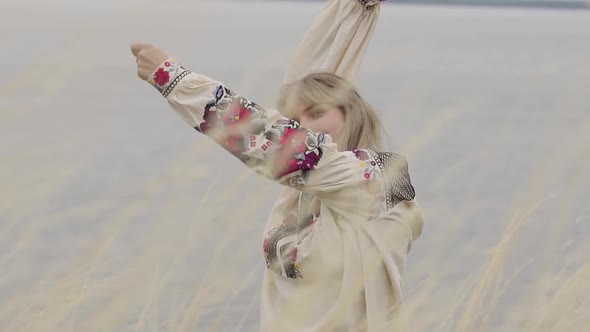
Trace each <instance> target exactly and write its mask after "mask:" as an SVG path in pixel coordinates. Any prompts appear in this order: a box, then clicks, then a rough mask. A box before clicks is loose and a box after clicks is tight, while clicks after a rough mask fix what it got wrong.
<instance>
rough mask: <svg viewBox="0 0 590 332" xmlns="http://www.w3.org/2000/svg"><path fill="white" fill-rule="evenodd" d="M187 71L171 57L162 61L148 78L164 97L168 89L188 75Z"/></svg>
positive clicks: (170, 89)
mask: <svg viewBox="0 0 590 332" xmlns="http://www.w3.org/2000/svg"><path fill="white" fill-rule="evenodd" d="M188 73H189V71H188V70H186V69H185V68H183V67H182V66H180V65H179V64H177V63H176V59H174V58H171V59H168V60H166V61H164V63H162V64H161V65H160V66H158V68H157V69H156V70H155V71H154V73H153V74H152V75H151V76H150V78H149V79H148V82H149V83H150V84H151V85H153V86H154V87H155V88H156V89H158V91H160V93H161V94H163V95H164V97H167V96H168V94H169V93H170V91H172V89H173V88H174V87H175V86H176V84H178V82H180V80H181V79H183V78H184V77H185V76H186V75H188Z"/></svg>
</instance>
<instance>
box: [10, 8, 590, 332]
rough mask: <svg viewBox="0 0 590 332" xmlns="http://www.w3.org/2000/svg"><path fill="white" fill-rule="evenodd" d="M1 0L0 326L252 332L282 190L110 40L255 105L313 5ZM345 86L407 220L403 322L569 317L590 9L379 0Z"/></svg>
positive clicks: (588, 166) (582, 306)
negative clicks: (134, 45) (400, 158)
mask: <svg viewBox="0 0 590 332" xmlns="http://www.w3.org/2000/svg"><path fill="white" fill-rule="evenodd" d="M0 1H2V2H0V3H1V8H0V9H1V10H0V16H1V19H0V45H2V56H1V57H0V71H1V73H2V74H1V75H0V158H1V159H0V330H1V331H255V330H256V328H257V326H258V319H259V317H258V316H259V308H258V307H259V296H260V284H261V277H262V273H263V271H264V262H263V257H262V241H261V238H262V227H263V225H264V223H265V221H266V216H267V214H268V212H269V210H270V208H271V205H272V203H273V199H274V197H275V196H276V194H277V193H278V191H279V190H280V188H279V186H278V185H275V184H273V183H271V182H270V181H268V180H266V179H263V178H261V177H258V176H257V175H254V174H251V173H249V172H248V171H247V170H246V169H245V168H244V167H243V166H242V165H241V164H240V163H239V162H238V161H237V160H234V159H233V157H232V156H230V155H229V154H228V153H226V152H225V151H223V150H222V149H220V148H218V147H217V146H215V145H214V144H212V143H211V142H209V141H208V140H207V139H206V138H204V137H201V136H199V135H198V133H197V132H196V131H195V130H193V129H191V128H190V127H188V126H187V125H186V124H185V123H184V122H182V120H180V118H178V117H177V116H176V115H175V114H174V113H173V112H172V111H170V109H169V107H168V106H167V104H166V103H165V100H164V99H163V98H162V97H161V96H160V95H158V93H157V91H156V90H155V89H153V88H151V87H150V86H149V85H148V84H147V83H144V82H141V81H140V80H139V79H138V77H137V76H136V72H135V61H134V58H133V57H132V55H131V53H130V51H129V44H130V43H131V42H133V41H147V42H153V43H155V44H157V45H159V46H161V47H162V48H164V49H165V50H167V51H168V52H169V53H170V54H173V55H176V56H177V57H178V58H179V60H180V61H181V62H182V63H183V64H184V65H185V66H186V67H188V68H190V69H191V70H193V71H197V72H201V73H204V74H207V75H209V76H212V77H214V78H216V79H219V80H222V81H224V82H225V83H226V84H227V85H228V86H229V87H231V88H232V89H234V90H236V91H237V92H239V93H240V94H242V95H244V96H247V97H249V98H250V99H252V100H254V101H256V102H258V103H262V104H272V100H273V97H274V94H275V93H276V92H277V90H278V87H279V84H280V82H281V78H282V75H283V73H284V69H285V67H286V64H287V63H288V59H289V55H290V54H291V52H292V50H293V48H294V47H295V46H296V45H297V43H298V42H299V41H300V39H301V37H302V36H303V33H304V32H305V30H306V28H307V26H308V25H309V24H310V23H311V21H312V19H313V18H314V15H315V14H316V13H317V12H318V10H319V9H320V8H321V6H322V3H321V1H320V2H318V1H316V2H296V3H295V2H278V1H266V2H256V1H248V2H227V1H166V2H164V1H155V0H149V1H139V0H123V1H115V0H101V1H100V2H98V1H95V2H89V1H73V0H70V1H64V0H58V1H40V0H27V1H20V0H18V1H17V0H0ZM355 83H356V85H357V86H358V87H359V89H360V91H361V92H362V94H363V95H364V96H365V97H366V98H367V99H368V100H369V101H370V102H371V103H372V104H373V105H374V106H375V107H376V108H377V109H378V110H379V113H380V114H381V116H382V118H383V121H384V124H385V127H386V129H387V131H388V133H389V135H388V136H389V137H388V144H387V146H388V148H389V149H390V150H392V151H396V152H400V153H403V154H405V155H406V156H407V158H408V159H409V163H410V173H411V175H412V179H413V183H414V186H415V187H416V190H417V195H418V199H419V201H420V203H421V205H422V207H423V208H424V213H425V215H426V225H425V229H424V234H423V237H422V238H421V239H420V240H419V241H418V242H416V243H415V244H414V248H413V251H412V252H411V254H410V257H409V265H408V275H407V279H406V288H407V292H406V298H407V302H408V307H409V309H410V313H411V314H412V315H413V317H414V318H415V319H413V322H414V327H415V328H416V331H478V332H479V331H546V330H554V331H588V329H587V326H590V321H589V320H590V319H589V318H588V314H587V313H588V312H590V303H589V301H590V262H589V258H590V242H589V241H588V237H589V236H590V11H587V10H571V9H532V8H514V7H494V6H492V7H488V6H481V7H480V6H478V7H468V6H449V7H446V6H424V5H391V4H389V5H387V6H383V11H382V17H381V19H380V22H379V26H378V28H377V31H376V33H375V36H374V40H373V43H372V45H371V47H370V48H369V50H368V53H367V56H366V60H365V62H364V64H363V66H362V69H361V74H360V75H359V77H358V79H357V81H356V82H355Z"/></svg>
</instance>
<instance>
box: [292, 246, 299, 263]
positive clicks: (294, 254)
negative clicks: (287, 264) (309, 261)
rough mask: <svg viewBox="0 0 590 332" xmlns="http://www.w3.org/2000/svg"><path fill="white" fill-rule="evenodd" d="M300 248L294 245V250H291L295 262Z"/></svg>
mask: <svg viewBox="0 0 590 332" xmlns="http://www.w3.org/2000/svg"><path fill="white" fill-rule="evenodd" d="M298 251H299V250H298V249H297V247H293V250H291V262H295V261H296V260H297V252H298Z"/></svg>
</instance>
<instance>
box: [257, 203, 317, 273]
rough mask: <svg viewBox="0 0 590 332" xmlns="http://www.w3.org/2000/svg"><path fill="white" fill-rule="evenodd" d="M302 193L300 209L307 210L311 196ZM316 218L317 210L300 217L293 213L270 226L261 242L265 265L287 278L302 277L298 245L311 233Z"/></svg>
mask: <svg viewBox="0 0 590 332" xmlns="http://www.w3.org/2000/svg"><path fill="white" fill-rule="evenodd" d="M303 195H304V197H303V199H302V205H303V206H302V209H303V210H307V209H308V208H309V204H310V203H311V202H312V199H313V196H306V195H308V194H303ZM318 218H319V212H316V213H310V214H307V215H304V216H302V217H301V218H298V217H297V216H296V215H295V214H290V215H289V216H287V217H286V218H285V219H284V220H283V222H282V223H281V224H280V225H277V226H275V227H273V228H271V229H270V230H269V231H268V233H267V236H266V238H265V239H264V242H263V244H262V248H263V251H264V259H265V261H266V267H267V268H268V269H269V270H271V271H273V272H275V273H277V274H279V275H284V276H286V277H288V278H293V279H301V278H303V275H302V274H301V266H300V263H301V262H300V261H299V260H300V259H301V257H300V255H299V247H298V246H299V245H300V244H301V242H302V241H303V240H304V239H305V238H306V237H307V236H308V235H310V234H311V233H312V231H313V227H312V226H313V225H314V224H315V223H316V222H317V220H318ZM283 271H284V273H283Z"/></svg>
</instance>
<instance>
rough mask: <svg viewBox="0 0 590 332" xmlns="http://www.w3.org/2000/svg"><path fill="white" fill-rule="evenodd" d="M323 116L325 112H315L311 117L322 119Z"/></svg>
mask: <svg viewBox="0 0 590 332" xmlns="http://www.w3.org/2000/svg"><path fill="white" fill-rule="evenodd" d="M322 115H324V112H323V111H315V112H313V113H311V117H312V118H313V119H317V118H321V117H322Z"/></svg>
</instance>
